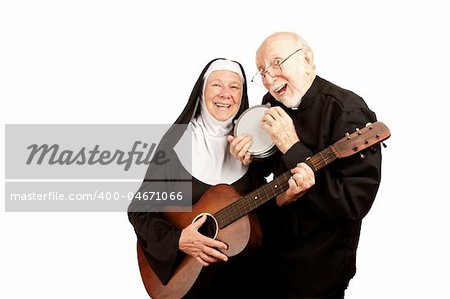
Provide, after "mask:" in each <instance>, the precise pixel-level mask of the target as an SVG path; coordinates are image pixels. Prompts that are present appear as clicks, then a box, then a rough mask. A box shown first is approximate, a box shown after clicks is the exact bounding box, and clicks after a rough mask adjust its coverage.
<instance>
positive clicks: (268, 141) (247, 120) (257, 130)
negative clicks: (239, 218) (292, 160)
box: [234, 105, 277, 159]
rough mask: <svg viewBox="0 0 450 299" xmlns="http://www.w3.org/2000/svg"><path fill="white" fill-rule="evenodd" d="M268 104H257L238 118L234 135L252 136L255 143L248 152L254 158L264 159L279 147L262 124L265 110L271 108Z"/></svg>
mask: <svg viewBox="0 0 450 299" xmlns="http://www.w3.org/2000/svg"><path fill="white" fill-rule="evenodd" d="M269 108H270V106H267V105H257V106H253V107H250V108H248V109H247V110H245V111H244V112H243V113H242V114H241V116H240V117H239V118H238V119H237V120H236V122H235V126H234V136H238V135H240V134H248V135H250V136H252V140H253V143H252V145H251V146H250V148H249V149H248V152H249V153H250V154H251V155H252V158H254V159H263V158H266V157H268V156H270V155H272V154H273V153H275V152H276V150H277V147H276V146H275V143H274V142H273V141H272V138H270V135H269V133H267V131H266V130H264V128H263V127H262V126H261V119H262V117H263V115H264V112H265V111H266V110H267V109H269Z"/></svg>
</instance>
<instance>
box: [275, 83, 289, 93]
mask: <svg viewBox="0 0 450 299" xmlns="http://www.w3.org/2000/svg"><path fill="white" fill-rule="evenodd" d="M285 86H286V84H283V85H281V86H280V87H278V88H277V89H275V92H279V91H280V90H282V89H283V87H285Z"/></svg>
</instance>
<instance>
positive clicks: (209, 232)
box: [196, 214, 217, 239]
mask: <svg viewBox="0 0 450 299" xmlns="http://www.w3.org/2000/svg"><path fill="white" fill-rule="evenodd" d="M204 215H206V221H205V223H203V225H202V226H201V227H200V228H199V229H198V232H199V233H201V234H202V235H204V236H207V237H209V238H213V239H214V238H215V237H216V231H217V228H216V221H215V219H214V217H212V216H211V215H208V214H204ZM199 216H200V217H201V216H202V215H199ZM200 217H198V218H200ZM196 221H197V220H196Z"/></svg>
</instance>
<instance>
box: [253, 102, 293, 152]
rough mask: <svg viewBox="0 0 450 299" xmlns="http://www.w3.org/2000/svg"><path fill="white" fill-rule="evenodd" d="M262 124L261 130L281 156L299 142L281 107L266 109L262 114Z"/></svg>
mask: <svg viewBox="0 0 450 299" xmlns="http://www.w3.org/2000/svg"><path fill="white" fill-rule="evenodd" d="M262 123H263V128H264V129H265V130H266V131H267V132H268V133H269V135H270V138H272V140H273V142H274V143H275V145H276V146H277V147H278V149H279V150H280V151H281V152H282V153H283V154H285V153H286V152H287V151H288V150H289V149H290V148H291V147H292V146H293V145H294V144H295V143H297V142H298V141H299V140H300V139H299V137H298V136H297V132H296V131H295V127H294V122H293V121H292V118H291V117H290V116H289V115H288V114H287V113H286V111H284V110H283V108H281V107H272V108H269V109H267V111H266V112H264V116H263V118H262Z"/></svg>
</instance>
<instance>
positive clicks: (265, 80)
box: [262, 73, 276, 87]
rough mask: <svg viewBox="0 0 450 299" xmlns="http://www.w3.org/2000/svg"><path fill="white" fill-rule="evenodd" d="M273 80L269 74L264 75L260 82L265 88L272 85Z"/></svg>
mask: <svg viewBox="0 0 450 299" xmlns="http://www.w3.org/2000/svg"><path fill="white" fill-rule="evenodd" d="M275 80H276V78H274V77H272V76H271V75H269V73H266V75H265V76H264V77H263V78H262V82H263V85H264V86H265V87H268V86H270V85H272V84H273V82H275Z"/></svg>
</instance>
